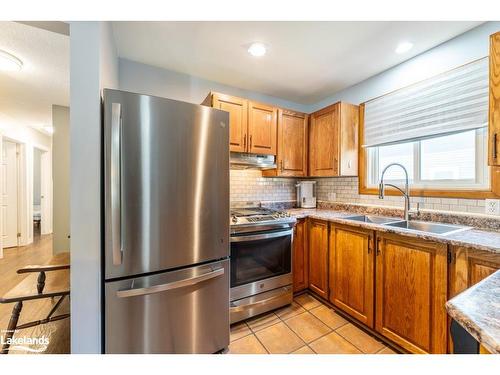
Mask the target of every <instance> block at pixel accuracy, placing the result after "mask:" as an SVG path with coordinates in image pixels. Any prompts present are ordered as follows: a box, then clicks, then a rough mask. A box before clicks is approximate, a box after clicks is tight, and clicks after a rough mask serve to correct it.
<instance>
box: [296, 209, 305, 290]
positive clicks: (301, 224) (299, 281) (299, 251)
mask: <svg viewBox="0 0 500 375" xmlns="http://www.w3.org/2000/svg"><path fill="white" fill-rule="evenodd" d="M293 235H294V238H293V291H294V292H299V291H301V290H304V289H307V286H308V284H309V276H308V275H309V252H308V250H307V249H308V246H307V231H306V220H305V219H301V220H299V221H297V224H296V225H295V228H294V230H293Z"/></svg>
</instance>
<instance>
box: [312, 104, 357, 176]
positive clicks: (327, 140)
mask: <svg viewBox="0 0 500 375" xmlns="http://www.w3.org/2000/svg"><path fill="white" fill-rule="evenodd" d="M358 111H359V107H358V106H355V105H352V104H348V103H342V102H339V103H336V104H333V105H331V106H329V107H326V108H324V109H322V110H319V111H318V112H315V113H313V114H312V115H311V125H310V128H309V175H310V176H320V177H321V176H356V175H357V174H358V125H359V124H358V123H359V113H358Z"/></svg>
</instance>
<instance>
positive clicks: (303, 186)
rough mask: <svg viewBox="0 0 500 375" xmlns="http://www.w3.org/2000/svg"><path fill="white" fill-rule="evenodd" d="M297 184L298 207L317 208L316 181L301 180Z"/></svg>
mask: <svg viewBox="0 0 500 375" xmlns="http://www.w3.org/2000/svg"><path fill="white" fill-rule="evenodd" d="M295 186H296V187H297V207H302V208H316V181H301V182H299V183H298V184H297V185H295Z"/></svg>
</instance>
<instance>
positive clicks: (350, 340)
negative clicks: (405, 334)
mask: <svg viewBox="0 0 500 375" xmlns="http://www.w3.org/2000/svg"><path fill="white" fill-rule="evenodd" d="M228 353H229V354H284V353H291V354H315V353H317V354H363V353H366V354H372V353H379V354H395V352H394V351H393V350H392V349H391V348H389V347H387V346H386V345H384V344H383V343H382V342H380V341H379V340H377V339H376V338H374V337H373V336H371V335H369V334H367V333H366V332H364V331H362V330H361V329H359V328H357V327H356V326H355V325H353V324H352V323H349V322H348V321H347V320H345V319H344V318H342V317H341V316H340V315H338V314H337V313H335V311H334V310H333V309H331V308H330V307H328V306H326V305H324V304H323V303H322V302H320V301H319V300H317V299H316V298H314V297H313V296H312V295H310V294H308V293H305V294H301V295H300V296H297V297H295V299H294V302H293V303H292V304H291V305H290V306H287V307H284V308H282V309H279V310H275V311H272V312H270V313H268V314H264V315H261V316H258V317H255V318H252V319H248V320H246V321H244V322H240V323H236V324H233V325H232V326H231V343H230V345H229V349H228Z"/></svg>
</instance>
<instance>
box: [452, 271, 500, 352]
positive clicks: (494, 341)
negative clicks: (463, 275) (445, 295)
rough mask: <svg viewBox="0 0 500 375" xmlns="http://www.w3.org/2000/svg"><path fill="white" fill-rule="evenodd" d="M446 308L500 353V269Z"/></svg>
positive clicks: (477, 338)
mask: <svg viewBox="0 0 500 375" xmlns="http://www.w3.org/2000/svg"><path fill="white" fill-rule="evenodd" d="M446 309H447V310H448V315H450V316H451V317H452V318H453V319H454V320H455V321H456V322H457V323H458V324H460V325H461V326H462V327H463V328H464V329H465V330H467V332H469V333H470V334H471V335H472V336H473V337H474V338H475V339H476V340H477V341H478V342H479V343H481V344H482V345H483V346H484V347H485V348H486V349H488V350H489V351H490V352H492V353H496V354H500V270H499V271H497V272H495V273H494V274H493V275H490V276H489V277H487V278H486V279H484V280H482V281H481V282H479V283H478V284H476V285H474V286H472V287H471V288H469V289H467V290H466V291H464V292H462V293H461V294H459V295H458V296H456V297H454V298H452V299H451V300H449V301H448V302H447V303H446Z"/></svg>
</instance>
